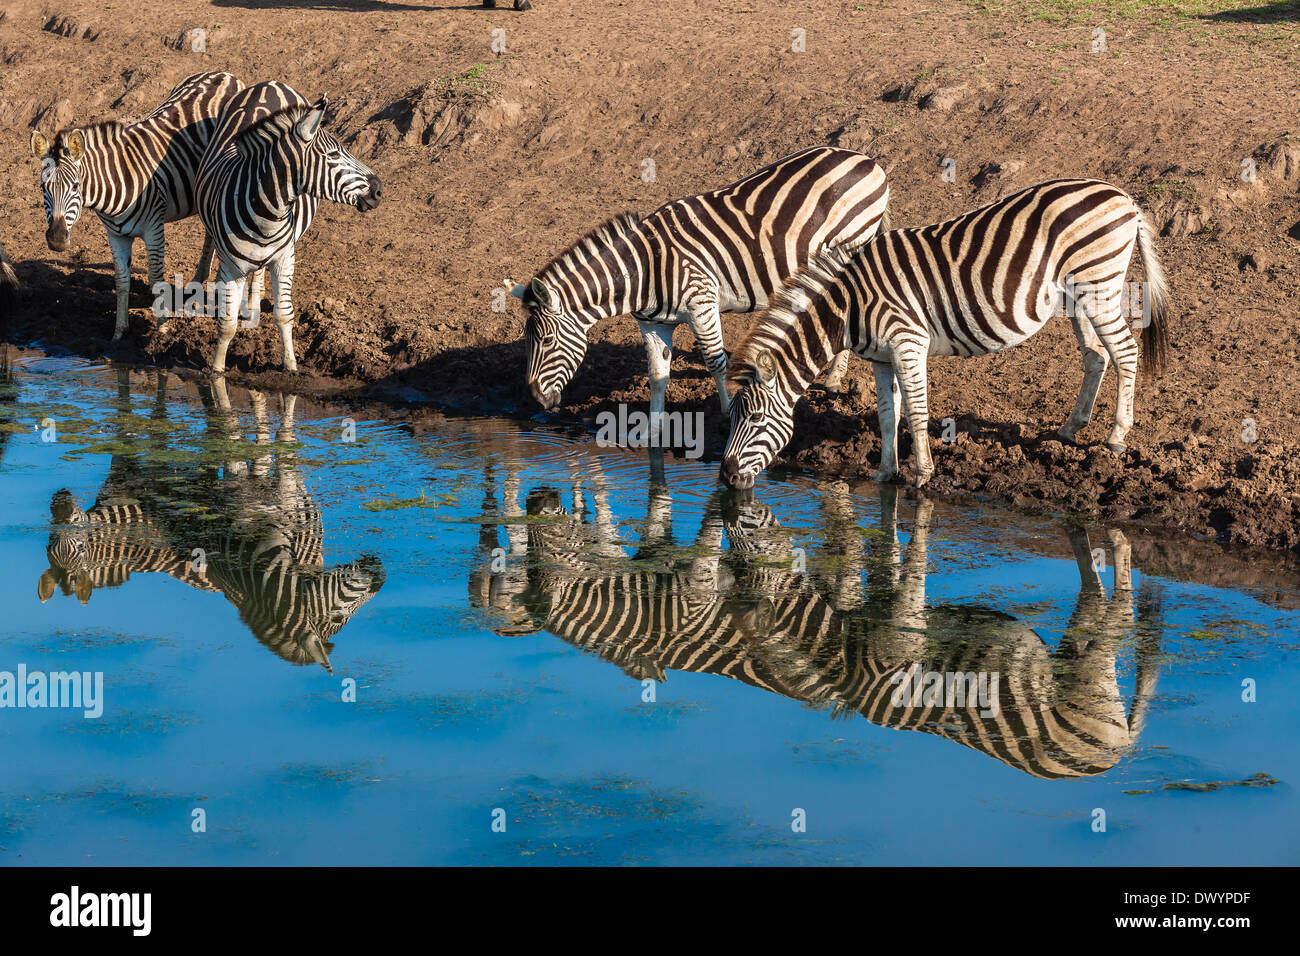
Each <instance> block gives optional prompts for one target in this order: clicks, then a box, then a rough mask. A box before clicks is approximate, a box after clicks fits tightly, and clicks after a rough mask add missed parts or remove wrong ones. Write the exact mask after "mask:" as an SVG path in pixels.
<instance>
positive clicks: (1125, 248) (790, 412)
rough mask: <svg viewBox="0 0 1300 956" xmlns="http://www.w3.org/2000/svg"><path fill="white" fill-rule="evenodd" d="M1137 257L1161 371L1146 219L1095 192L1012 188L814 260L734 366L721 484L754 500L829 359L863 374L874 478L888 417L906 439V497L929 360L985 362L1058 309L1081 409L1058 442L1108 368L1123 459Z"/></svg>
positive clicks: (925, 440)
mask: <svg viewBox="0 0 1300 956" xmlns="http://www.w3.org/2000/svg"><path fill="white" fill-rule="evenodd" d="M1134 245H1136V246H1137V248H1138V250H1139V251H1140V253H1141V256H1142V265H1143V268H1144V270H1145V272H1146V280H1147V281H1146V290H1147V292H1146V296H1147V302H1146V303H1145V305H1149V308H1150V322H1149V325H1148V327H1147V328H1146V330H1145V331H1144V333H1143V340H1144V342H1145V344H1146V345H1147V346H1148V347H1147V350H1146V351H1147V353H1148V356H1147V357H1148V360H1149V361H1150V363H1151V366H1152V368H1154V369H1155V370H1157V371H1158V370H1159V369H1160V368H1161V367H1162V366H1163V364H1164V361H1165V352H1166V341H1165V334H1166V330H1165V311H1166V298H1167V290H1166V283H1165V277H1164V272H1163V270H1162V269H1161V267H1160V261H1159V259H1157V257H1156V252H1155V247H1154V241H1153V233H1152V229H1151V225H1150V223H1149V222H1148V221H1147V219H1146V217H1145V216H1144V215H1143V213H1142V210H1141V209H1139V208H1138V206H1137V204H1136V203H1135V202H1134V201H1133V200H1132V199H1131V198H1130V197H1129V196H1128V195H1126V194H1125V193H1123V192H1122V191H1120V190H1119V189H1116V188H1115V187H1114V186H1111V185H1108V184H1107V183H1103V182H1097V181H1095V180H1058V181H1054V182H1047V183H1042V184H1040V185H1037V186H1031V187H1029V188H1028V189H1024V190H1021V191H1020V192H1018V193H1015V194H1013V195H1011V196H1008V197H1007V198H1005V199H1002V200H999V201H997V202H994V203H991V204H989V205H987V206H984V207H982V208H980V209H977V210H975V211H974V212H970V213H967V214H966V215H964V216H959V217H957V218H956V219H950V220H948V221H947V222H942V223H939V224H937V225H931V226H924V227H921V228H916V229H899V230H895V231H893V232H887V233H883V234H882V235H880V236H877V237H876V238H875V239H872V240H871V241H870V242H868V243H866V245H864V246H862V247H861V248H860V249H859V250H858V251H856V252H854V253H848V252H843V251H839V250H832V251H830V252H827V253H825V254H823V255H821V256H817V257H814V259H813V260H812V261H810V262H809V264H808V266H807V267H806V268H805V269H804V270H802V271H801V272H800V273H799V274H798V275H797V276H795V278H794V279H792V280H791V283H790V286H789V287H788V288H786V289H785V290H783V291H782V292H780V293H778V294H777V295H776V297H775V299H774V301H773V303H772V305H771V306H770V307H769V308H768V309H767V311H766V312H764V313H763V314H762V315H760V316H759V317H758V318H757V319H756V320H755V321H754V325H753V326H752V328H751V329H750V332H749V335H748V336H747V337H746V339H745V340H744V342H742V343H741V345H740V347H739V348H738V349H737V350H736V353H735V355H734V356H733V361H732V367H731V369H730V371H729V373H728V374H729V377H730V378H731V380H732V381H733V382H735V383H737V384H738V385H740V386H741V387H740V390H739V391H738V392H737V393H736V396H735V400H734V401H733V404H732V409H731V422H732V424H731V436H730V438H729V439H728V441H727V446H726V451H725V453H724V455H723V461H722V467H721V469H720V472H719V480H720V481H722V482H723V483H725V484H728V485H731V486H732V487H734V488H747V487H751V486H752V485H753V483H754V477H755V476H756V475H757V474H758V473H759V472H760V471H762V470H763V469H764V468H765V467H767V465H768V463H769V462H771V460H772V458H773V457H774V456H775V455H776V453H777V452H778V451H780V450H781V448H782V447H784V446H785V444H786V442H788V441H789V440H790V436H791V434H792V432H793V428H794V406H795V402H796V401H797V400H798V398H799V396H800V395H801V394H802V393H803V391H804V390H805V389H806V388H807V387H808V385H809V384H810V383H811V382H812V381H813V379H814V377H815V376H816V375H817V373H818V371H819V370H820V369H821V368H823V367H825V365H826V364H827V363H828V362H830V360H831V359H832V358H833V357H834V356H835V355H836V353H838V352H839V351H840V350H841V349H843V348H845V347H848V348H849V349H851V350H852V351H854V352H855V353H857V354H858V355H860V356H862V357H863V358H866V359H869V360H870V361H871V362H872V370H873V371H874V373H875V379H876V404H877V408H878V410H879V415H880V432H881V448H882V451H881V460H880V471H879V472H878V473H877V475H876V477H877V479H878V480H881V481H888V480H890V479H892V478H893V477H894V476H895V475H896V474H897V471H898V450H897V441H898V427H897V426H898V404H899V391H900V389H899V386H900V385H901V387H902V388H901V392H902V405H903V409H904V411H905V413H906V415H907V422H908V425H909V427H910V429H911V432H912V435H913V445H914V447H915V452H916V484H917V486H918V487H920V486H921V485H924V484H925V483H926V481H928V480H929V478H930V475H931V474H932V473H933V471H934V465H933V462H932V461H931V458H930V446H929V434H928V422H929V408H928V403H927V384H926V361H927V358H928V356H930V355H958V356H970V355H985V354H987V353H990V352H996V351H998V350H1000V349H1004V348H1010V347H1011V346H1014V345H1018V344H1020V343H1021V342H1023V341H1024V340H1025V339H1027V338H1029V336H1031V335H1033V334H1034V332H1036V331H1038V329H1039V328H1041V327H1042V326H1043V325H1044V324H1045V323H1046V322H1047V320H1048V319H1050V318H1051V317H1052V316H1053V315H1054V314H1055V313H1056V311H1057V310H1058V308H1059V307H1060V304H1061V303H1062V302H1063V301H1064V302H1065V304H1066V311H1067V312H1069V313H1070V316H1071V320H1072V321H1073V323H1074V332H1075V336H1076V337H1077V338H1078V341H1079V347H1080V349H1081V350H1082V352H1083V364H1084V376H1083V385H1082V386H1081V388H1080V390H1079V397H1078V400H1077V401H1076V402H1075V405H1074V410H1073V411H1072V412H1071V413H1070V417H1069V419H1068V420H1067V421H1066V423H1065V424H1064V426H1062V428H1061V430H1060V434H1061V436H1062V437H1063V438H1065V439H1067V440H1069V441H1073V440H1074V438H1075V435H1076V433H1077V432H1078V430H1079V429H1080V428H1082V427H1084V426H1085V425H1086V424H1087V423H1088V421H1089V419H1090V418H1091V417H1092V409H1093V405H1094V403H1095V402H1096V398H1097V389H1098V386H1099V385H1100V384H1101V378H1102V375H1103V374H1104V373H1105V371H1106V368H1107V366H1108V365H1109V364H1110V363H1111V362H1114V364H1115V369H1116V378H1117V398H1116V403H1115V424H1114V427H1113V428H1112V429H1111V432H1110V437H1109V438H1108V439H1107V440H1106V445H1107V447H1109V448H1110V449H1111V450H1112V451H1114V452H1116V453H1122V452H1123V451H1124V436H1125V434H1126V433H1127V432H1128V430H1129V428H1130V427H1131V426H1132V424H1133V391H1134V381H1135V379H1136V376H1137V369H1138V344H1137V341H1136V340H1135V339H1134V337H1133V334H1132V332H1131V331H1130V330H1129V326H1128V324H1127V322H1126V317H1125V315H1124V309H1123V307H1122V298H1123V297H1122V293H1123V289H1124V279H1125V274H1126V272H1127V270H1128V266H1129V260H1130V258H1131V257H1132V254H1133V248H1134Z"/></svg>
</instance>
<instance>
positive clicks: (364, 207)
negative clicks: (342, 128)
mask: <svg viewBox="0 0 1300 956" xmlns="http://www.w3.org/2000/svg"><path fill="white" fill-rule="evenodd" d="M327 105H328V100H327V99H326V98H325V97H324V96H322V97H321V98H320V100H319V101H318V102H317V103H316V104H315V105H314V106H310V107H304V108H302V109H301V110H300V115H299V116H298V118H297V119H296V121H295V122H294V124H293V134H292V135H291V136H290V137H288V139H289V143H290V150H291V151H292V153H293V158H294V159H296V160H297V161H296V162H295V163H294V164H293V165H294V168H295V169H296V171H297V182H296V183H295V187H296V190H297V193H298V195H300V196H301V195H306V196H315V197H316V198H317V199H327V200H329V201H330V202H337V203H342V204H343V205H345V206H356V207H357V208H358V209H360V210H361V211H362V212H368V211H369V210H371V209H374V208H375V207H376V206H378V205H379V197H380V196H382V195H383V194H384V187H383V185H382V184H381V183H380V182H379V177H378V176H376V175H375V174H374V173H373V172H371V171H370V167H368V166H367V165H366V164H365V163H363V162H361V161H360V160H359V159H357V158H356V157H355V156H353V155H352V154H351V153H350V152H348V151H347V149H345V148H344V146H343V144H342V143H340V142H339V140H338V137H337V136H335V135H334V134H333V133H331V132H330V131H329V130H327V129H325V128H324V126H323V124H324V120H325V107H326V106H327Z"/></svg>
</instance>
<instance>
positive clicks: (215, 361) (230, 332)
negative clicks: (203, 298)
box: [212, 266, 248, 374]
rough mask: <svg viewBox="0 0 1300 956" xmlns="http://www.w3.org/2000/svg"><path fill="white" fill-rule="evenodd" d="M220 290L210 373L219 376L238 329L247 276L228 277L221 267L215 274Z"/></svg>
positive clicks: (224, 366)
mask: <svg viewBox="0 0 1300 956" xmlns="http://www.w3.org/2000/svg"><path fill="white" fill-rule="evenodd" d="M217 281H218V282H219V283H220V288H219V289H218V291H217V350H216V351H215V352H214V353H213V355H212V371H213V372H216V373H217V374H220V373H222V372H224V371H225V370H226V350H227V349H229V348H230V342H231V340H232V339H233V338H234V337H235V331H236V330H237V329H238V328H239V303H240V302H242V301H243V298H244V284H245V283H246V282H247V281H248V277H247V276H237V277H234V278H232V277H230V276H229V275H228V273H227V271H226V268H225V267H224V266H223V267H222V268H221V270H220V271H219V272H218V273H217Z"/></svg>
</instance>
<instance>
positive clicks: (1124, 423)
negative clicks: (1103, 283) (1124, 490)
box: [1092, 287, 1138, 455]
mask: <svg viewBox="0 0 1300 956" xmlns="http://www.w3.org/2000/svg"><path fill="white" fill-rule="evenodd" d="M1101 301H1102V302H1106V303H1113V304H1114V305H1115V307H1114V308H1108V309H1107V310H1106V311H1107V313H1108V314H1107V315H1106V317H1105V318H1092V326H1093V328H1094V329H1095V330H1096V332H1097V336H1098V337H1099V338H1100V339H1101V344H1102V345H1104V346H1105V347H1106V352H1107V354H1109V355H1110V360H1111V361H1112V362H1114V363H1115V378H1116V382H1115V426H1114V427H1113V428H1112V429H1111V430H1110V437H1109V438H1107V439H1106V447H1107V448H1109V449H1110V450H1111V451H1113V452H1115V454H1117V455H1122V454H1124V436H1125V435H1127V434H1128V430H1129V429H1130V428H1132V427H1133V392H1134V390H1135V386H1136V385H1137V369H1138V344H1137V339H1135V338H1134V337H1133V332H1132V330H1131V329H1130V328H1129V326H1128V322H1126V321H1125V319H1124V313H1123V310H1122V309H1120V308H1119V307H1118V303H1119V301H1120V288H1118V287H1117V288H1116V289H1114V290H1113V291H1112V293H1111V294H1110V295H1108V296H1106V297H1104V298H1102V299H1101Z"/></svg>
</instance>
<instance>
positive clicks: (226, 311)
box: [198, 82, 383, 372]
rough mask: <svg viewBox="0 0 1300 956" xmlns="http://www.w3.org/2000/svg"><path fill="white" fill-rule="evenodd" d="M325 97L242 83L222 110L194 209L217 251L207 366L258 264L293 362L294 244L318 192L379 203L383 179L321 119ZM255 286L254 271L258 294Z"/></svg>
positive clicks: (231, 329) (219, 365) (230, 333)
mask: <svg viewBox="0 0 1300 956" xmlns="http://www.w3.org/2000/svg"><path fill="white" fill-rule="evenodd" d="M326 105H327V101H326V98H325V97H323V96H322V97H321V98H320V100H319V101H318V102H317V103H315V104H314V105H313V104H309V103H308V102H307V100H306V99H304V98H303V97H302V96H301V95H299V94H298V93H297V92H296V91H295V90H294V89H293V88H292V87H290V86H288V85H287V84H285V83H275V82H268V83H257V84H254V85H253V86H250V87H248V88H247V89H245V90H243V91H242V92H240V93H239V94H237V95H236V96H235V97H233V98H232V99H231V100H230V102H229V103H228V104H227V105H226V108H225V109H224V110H223V111H222V114H221V121H220V125H219V127H218V129H217V132H216V133H215V134H214V135H213V137H212V145H211V147H210V148H209V149H208V151H207V153H206V154H205V155H204V157H203V162H202V165H201V166H200V167H199V184H198V205H199V215H200V216H202V217H203V225H204V226H205V227H206V228H207V230H208V235H209V236H210V237H211V238H212V241H213V244H214V246H215V248H216V251H217V261H218V263H219V268H218V271H217V280H218V282H220V283H221V286H222V288H221V290H220V292H219V294H218V296H217V310H218V316H217V321H218V326H219V332H218V336H217V348H216V354H215V355H214V356H213V359H212V369H213V371H215V372H222V371H224V370H225V368H226V350H227V349H228V348H229V347H230V341H231V339H233V338H234V337H235V329H236V327H237V325H238V321H239V302H240V300H241V298H242V296H243V293H244V291H245V287H246V285H247V284H248V276H249V274H250V273H254V272H258V271H259V270H261V269H262V268H263V267H269V268H270V270H271V288H272V295H273V298H274V300H275V320H276V322H277V323H278V324H279V326H280V337H281V340H282V341H283V343H284V367H285V369H286V370H288V371H290V372H296V371H297V370H298V361H297V359H296V358H295V357H294V353H293V320H294V312H293V301H292V290H293V266H294V246H295V244H296V243H297V242H298V240H299V239H301V238H302V235H303V233H305V232H306V231H307V229H308V227H309V226H310V225H311V221H312V217H313V216H315V214H316V207H317V205H318V204H319V202H320V200H322V199H328V200H331V201H333V202H339V203H346V204H347V205H351V206H356V207H357V208H358V209H360V210H362V211H363V212H365V211H367V210H370V209H373V208H374V207H375V206H376V205H377V204H378V203H379V197H380V196H381V195H382V193H383V187H382V186H381V185H380V183H379V179H378V177H377V176H375V174H374V173H372V172H371V171H370V169H369V168H367V167H366V166H365V165H363V164H362V163H361V162H359V161H358V160H357V159H356V158H355V157H354V156H353V155H352V154H351V153H349V152H348V151H347V150H346V149H344V148H343V144H342V143H340V142H339V141H338V139H337V138H336V137H335V136H334V134H333V133H331V132H329V131H328V130H326V129H325V128H324V126H323V123H324V119H325V107H326ZM258 286H260V281H259V280H257V279H255V280H254V292H255V294H256V295H257V297H258V298H260V289H259V288H257V287H258Z"/></svg>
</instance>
